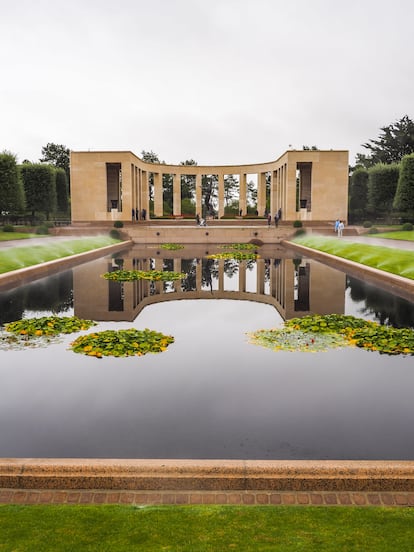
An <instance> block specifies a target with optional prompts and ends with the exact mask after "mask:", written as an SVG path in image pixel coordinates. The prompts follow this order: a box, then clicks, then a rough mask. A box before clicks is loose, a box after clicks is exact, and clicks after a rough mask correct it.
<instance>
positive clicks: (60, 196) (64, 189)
mask: <svg viewBox="0 0 414 552" xmlns="http://www.w3.org/2000/svg"><path fill="white" fill-rule="evenodd" d="M56 201H57V209H58V211H60V212H61V213H67V212H68V210H69V195H68V179H67V178H66V173H65V171H64V170H63V169H56Z"/></svg>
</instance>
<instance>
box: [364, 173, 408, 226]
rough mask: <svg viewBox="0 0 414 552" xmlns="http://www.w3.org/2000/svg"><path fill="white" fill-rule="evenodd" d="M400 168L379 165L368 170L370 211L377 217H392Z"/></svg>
mask: <svg viewBox="0 0 414 552" xmlns="http://www.w3.org/2000/svg"><path fill="white" fill-rule="evenodd" d="M399 175H400V166H399V165H398V164H397V163H393V164H392V165H384V164H383V163H378V164H377V165H375V166H374V167H371V168H370V169H369V170H368V210H369V211H370V212H371V213H373V214H374V215H375V216H377V217H378V216H379V217H381V216H382V217H387V216H391V211H392V204H393V201H394V196H395V191H396V189H397V183H398V178H399Z"/></svg>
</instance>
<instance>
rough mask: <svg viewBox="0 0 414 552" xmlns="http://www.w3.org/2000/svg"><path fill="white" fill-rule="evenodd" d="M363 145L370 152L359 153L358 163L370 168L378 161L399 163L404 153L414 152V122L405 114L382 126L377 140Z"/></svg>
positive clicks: (357, 156)
mask: <svg viewBox="0 0 414 552" xmlns="http://www.w3.org/2000/svg"><path fill="white" fill-rule="evenodd" d="M362 146H363V147H364V148H366V149H368V150H369V152H370V153H369V155H364V154H357V155H356V161H357V165H362V166H364V167H366V168H369V167H372V166H373V165H376V164H377V163H385V164H387V165H388V164H390V163H399V162H400V161H401V159H402V158H403V157H404V155H409V154H410V153H413V152H414V122H413V121H412V120H411V119H410V118H409V117H408V115H404V117H402V118H401V119H399V120H398V121H395V122H394V123H391V124H390V125H388V126H384V127H381V133H380V135H379V137H378V139H377V140H368V142H365V144H362Z"/></svg>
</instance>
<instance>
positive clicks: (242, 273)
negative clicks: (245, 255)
mask: <svg viewBox="0 0 414 552" xmlns="http://www.w3.org/2000/svg"><path fill="white" fill-rule="evenodd" d="M239 291H240V292H242V291H246V261H240V262H239Z"/></svg>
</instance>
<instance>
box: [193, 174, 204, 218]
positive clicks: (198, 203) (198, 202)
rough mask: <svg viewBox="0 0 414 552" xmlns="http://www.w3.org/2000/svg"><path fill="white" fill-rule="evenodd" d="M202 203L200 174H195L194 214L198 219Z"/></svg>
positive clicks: (201, 210)
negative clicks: (197, 215)
mask: <svg viewBox="0 0 414 552" xmlns="http://www.w3.org/2000/svg"><path fill="white" fill-rule="evenodd" d="M202 201H203V189H202V183H201V174H196V212H195V214H197V213H198V214H199V215H200V217H201V215H202V212H203V209H202V207H203V206H202Z"/></svg>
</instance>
